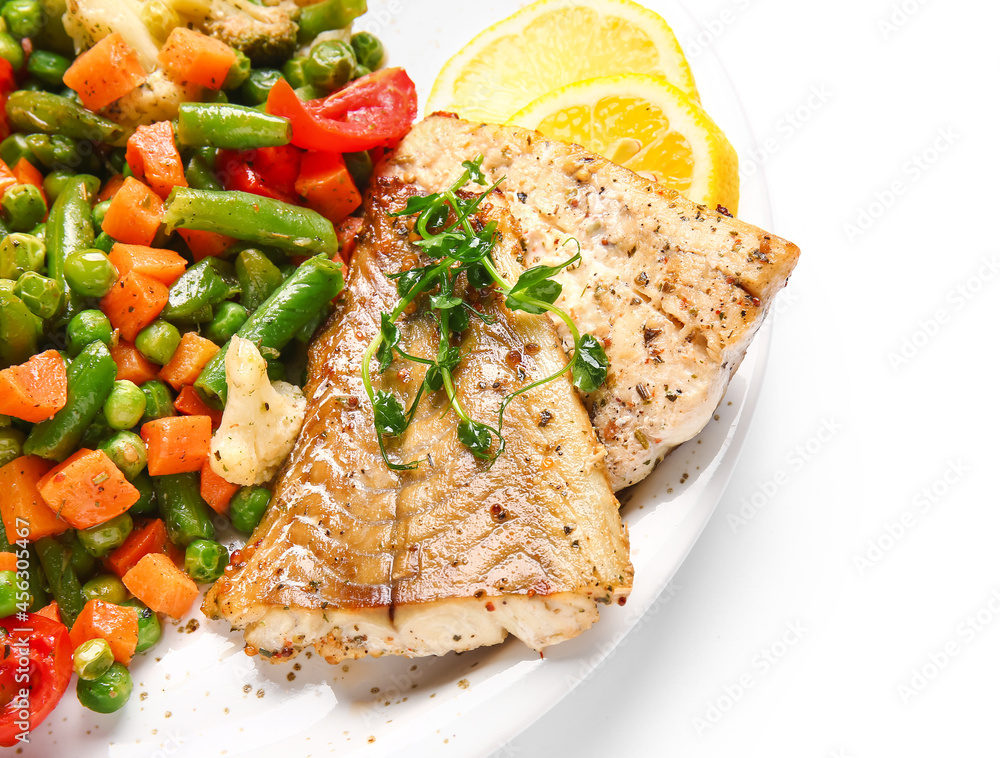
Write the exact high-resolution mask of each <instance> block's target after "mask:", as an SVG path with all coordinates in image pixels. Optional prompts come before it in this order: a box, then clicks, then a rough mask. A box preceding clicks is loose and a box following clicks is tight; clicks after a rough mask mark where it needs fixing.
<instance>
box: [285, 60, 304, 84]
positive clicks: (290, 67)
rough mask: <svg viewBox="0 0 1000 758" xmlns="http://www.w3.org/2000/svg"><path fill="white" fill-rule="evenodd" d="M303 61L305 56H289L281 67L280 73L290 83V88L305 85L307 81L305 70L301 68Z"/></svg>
mask: <svg viewBox="0 0 1000 758" xmlns="http://www.w3.org/2000/svg"><path fill="white" fill-rule="evenodd" d="M305 62H306V59H305V57H297V58H289V59H288V60H287V61H285V65H283V66H282V67H281V73H282V74H283V75H284V77H285V79H286V81H287V82H288V83H289V84H291V85H292V89H298V88H299V87H305V86H306V84H308V83H309V79H308V78H307V77H306V72H305V71H304V70H303V64H304V63H305Z"/></svg>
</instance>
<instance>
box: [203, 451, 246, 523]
mask: <svg viewBox="0 0 1000 758" xmlns="http://www.w3.org/2000/svg"><path fill="white" fill-rule="evenodd" d="M239 488H240V485H238V484H232V483H230V482H227V481H226V480H225V479H223V478H222V477H221V476H219V475H218V474H216V473H215V471H213V470H212V465H211V463H210V462H209V459H208V458H206V459H205V463H204V464H202V467H201V497H202V499H203V500H204V501H205V502H206V503H208V504H209V505H210V506H211V507H212V510H213V511H215V512H216V513H225V512H226V510H227V509H228V508H229V501H230V500H232V499H233V495H235V494H236V491H237V490H238V489H239Z"/></svg>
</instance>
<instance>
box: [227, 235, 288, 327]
mask: <svg viewBox="0 0 1000 758" xmlns="http://www.w3.org/2000/svg"><path fill="white" fill-rule="evenodd" d="M236 277H237V279H238V280H239V283H240V289H241V290H242V294H241V295H240V302H242V303H243V307H244V308H246V309H247V312H248V313H252V312H253V311H255V310H257V309H258V308H260V306H261V305H263V304H264V301H265V300H267V299H268V298H269V297H271V294H272V293H273V292H274V291H275V290H276V289H278V287H280V286H281V281H282V279H283V277H282V275H281V271H280V270H279V269H278V267H277V266H275V265H274V264H273V263H272V262H271V261H270V259H268V257H267V256H266V255H264V253H262V252H261V251H260V250H256V249H254V248H252V247H251V248H247V249H246V250H244V251H242V252H241V253H240V254H239V255H238V256H237V257H236Z"/></svg>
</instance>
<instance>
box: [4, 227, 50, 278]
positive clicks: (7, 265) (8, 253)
mask: <svg viewBox="0 0 1000 758" xmlns="http://www.w3.org/2000/svg"><path fill="white" fill-rule="evenodd" d="M44 263H45V243H44V242H42V241H41V240H40V239H38V238H37V237H35V236H33V235H31V234H25V233H24V232H14V233H13V234H8V235H7V236H6V237H4V238H3V239H2V240H0V277H2V278H3V279H17V278H19V277H20V276H21V275H22V274H24V273H26V272H28V271H41V269H42V266H43V265H44Z"/></svg>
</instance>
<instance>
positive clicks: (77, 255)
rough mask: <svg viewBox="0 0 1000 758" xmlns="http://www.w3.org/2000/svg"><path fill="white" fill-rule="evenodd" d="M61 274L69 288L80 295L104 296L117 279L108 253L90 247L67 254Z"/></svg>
mask: <svg viewBox="0 0 1000 758" xmlns="http://www.w3.org/2000/svg"><path fill="white" fill-rule="evenodd" d="M63 274H64V276H65V277H66V282H67V284H69V287H70V289H71V290H72V291H73V292H75V293H76V294H78V295H80V296H82V297H104V296H105V295H106V294H108V292H110V291H111V288H112V287H113V286H114V284H115V282H116V281H117V280H118V270H117V269H116V268H115V265H114V264H113V263H112V262H111V260H110V259H109V258H108V254H107V253H105V252H104V251H103V250H97V249H95V248H92V247H91V248H88V249H86V250H74V251H73V252H72V253H70V254H69V255H67V256H66V261H65V263H64V264H63Z"/></svg>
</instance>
